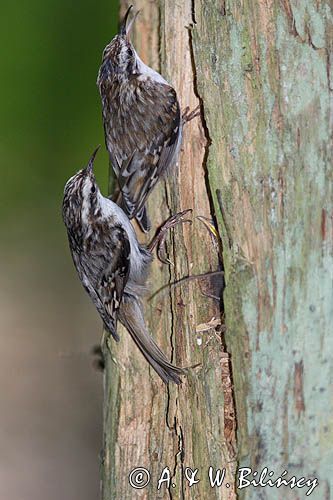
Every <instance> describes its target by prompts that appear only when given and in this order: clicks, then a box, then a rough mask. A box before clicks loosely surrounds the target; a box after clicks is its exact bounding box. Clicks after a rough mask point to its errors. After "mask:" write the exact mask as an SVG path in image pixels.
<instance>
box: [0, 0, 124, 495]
mask: <svg viewBox="0 0 333 500" xmlns="http://www.w3.org/2000/svg"><path fill="white" fill-rule="evenodd" d="M117 19H118V5H117V2H115V1H114V0H112V1H108V2H107V1H104V0H103V1H101V0H100V1H97V2H96V1H92V0H82V1H80V2H71V1H68V0H57V1H49V2H45V1H41V0H30V1H29V2H22V1H21V2H10V1H9V0H5V1H4V0H2V2H1V18H0V43H1V66H2V68H1V69H2V70H1V80H0V114H1V124H0V158H1V181H0V224H1V240H0V241H1V242H0V272H1V281H0V297H1V301H0V307H1V311H0V342H1V354H2V356H1V357H2V361H1V365H0V390H1V412H0V449H1V455H0V498H3V499H11V500H19V499H20V500H21V499H25V500H26V499H34V500H42V499H43V500H45V499H47V500H53V499H54V500H56V499H57V500H59V499H62V500H67V499H68V500H76V499H77V500H85V499H87V500H88V499H89V500H92V499H94V498H98V495H99V470H98V469H99V458H98V454H99V451H100V448H101V438H102V435H101V432H102V430H101V424H102V376H101V374H100V373H98V372H97V371H96V370H95V369H94V368H93V366H92V361H93V358H92V356H91V353H90V351H91V347H92V345H93V344H96V343H99V340H100V335H101V323H100V321H99V317H98V316H97V313H96V312H95V310H94V308H93V306H92V304H91V303H90V301H89V298H88V297H87V296H86V294H85V292H84V290H83V288H82V287H81V285H80V283H79V280H78V278H77V276H76V273H75V270H74V267H73V264H72V261H71V257H70V253H69V250H68V244H67V237H66V233H65V228H64V226H63V223H62V219H61V203H62V194H63V187H64V184H65V182H66V180H67V179H68V178H69V177H70V176H72V175H73V173H74V172H75V171H77V170H79V169H80V168H82V167H83V166H84V165H85V164H86V162H87V161H88V159H89V157H90V154H91V152H92V151H93V149H94V148H95V147H96V145H98V144H104V136H103V127H102V121H101V109H100V108H101V106H100V99H99V95H98V89H97V87H96V78H97V72H98V68H99V64H100V61H101V55H102V51H103V49H104V46H105V45H106V44H107V43H108V42H109V40H110V39H111V38H112V36H113V35H114V33H115V31H116V27H117V23H118V21H117ZM95 172H96V175H97V178H98V181H99V183H100V185H101V188H102V190H103V191H104V192H105V191H106V186H107V175H108V160H107V155H106V153H105V149H104V148H102V149H101V151H100V153H99V155H98V158H97V160H96V168H95Z"/></svg>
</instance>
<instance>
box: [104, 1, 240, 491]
mask: <svg viewBox="0 0 333 500" xmlns="http://www.w3.org/2000/svg"><path fill="white" fill-rule="evenodd" d="M126 7H127V5H123V8H122V12H124V11H125V8H126ZM135 8H136V9H140V8H141V9H142V12H141V14H140V16H139V17H138V19H137V21H136V25H135V32H134V35H133V41H134V44H135V46H136V48H137V51H138V53H139V54H140V57H141V58H142V59H143V60H144V61H145V62H147V63H148V64H150V65H151V66H152V67H154V68H155V69H157V70H159V71H161V73H162V74H163V75H164V77H166V78H167V79H168V80H169V81H170V83H172V84H173V86H174V87H175V88H176V90H177V92H178V95H179V98H180V102H181V106H182V108H185V106H190V108H191V109H194V108H195V107H196V106H197V105H198V103H199V101H198V98H197V97H196V95H195V84H194V73H193V61H192V49H191V42H190V31H189V30H188V29H187V28H186V26H189V25H190V24H191V23H192V21H193V19H192V12H191V3H190V2H182V3H181V5H178V4H176V3H175V2H165V3H164V4H163V5H162V4H161V5H158V3H155V2H150V3H146V2H143V1H142V2H136V4H135ZM165 27H167V29H165ZM207 146H208V144H207V138H206V135H205V130H204V126H203V124H202V119H201V118H200V117H199V118H196V119H195V120H193V121H192V122H190V123H189V124H187V125H186V126H185V130H184V139H183V148H182V152H181V156H180V162H179V167H178V168H175V169H174V170H173V171H172V172H171V175H170V176H169V177H168V178H167V180H166V181H162V182H161V183H160V184H159V186H158V187H157V188H155V190H154V192H153V194H152V195H151V197H150V200H149V213H150V215H151V216H152V218H153V227H155V228H157V227H158V226H159V225H160V224H161V223H162V221H164V220H165V219H167V218H168V217H169V216H170V215H171V214H173V213H175V212H177V211H179V210H184V209H186V208H192V209H193V217H192V218H193V224H192V225H183V226H182V227H178V228H176V229H175V231H174V233H173V234H171V235H170V238H169V241H168V244H167V252H168V257H169V259H170V260H171V262H172V263H173V264H174V265H173V266H170V267H169V266H166V265H163V264H161V263H159V262H158V261H155V262H154V265H153V269H152V275H151V284H152V286H151V289H152V291H153V292H155V291H157V290H159V289H160V288H161V287H162V286H164V285H166V284H168V283H170V282H171V283H172V282H174V281H175V280H178V279H180V278H182V277H184V276H188V275H193V274H199V273H205V272H210V271H216V270H217V269H218V267H219V255H218V245H217V244H216V243H215V242H214V241H213V239H212V237H211V235H210V234H209V232H208V231H207V229H206V227H205V226H204V225H203V224H202V223H201V222H199V221H198V220H196V219H195V217H196V216H197V215H204V216H206V217H208V218H211V217H212V214H211V207H210V200H209V198H210V192H209V186H207V179H206V171H205V155H206V150H207ZM219 281H220V282H221V277H219ZM202 292H206V293H210V294H213V293H214V289H213V288H212V285H211V281H210V280H208V279H204V280H200V281H197V280H195V281H189V282H187V283H184V284H183V285H181V286H178V287H175V288H174V289H172V290H170V289H166V290H163V291H161V292H160V293H158V294H157V295H156V296H155V297H154V298H153V299H152V300H150V301H147V304H146V320H147V323H148V325H149V327H150V330H151V332H152V334H153V335H154V337H155V338H156V340H157V342H158V343H159V345H160V346H161V347H162V348H163V349H164V351H165V352H167V353H169V355H170V358H171V359H172V360H173V361H174V362H175V363H176V364H178V365H180V366H185V367H194V368H190V370H189V375H188V376H187V377H186V378H184V382H183V384H182V385H181V387H179V388H177V387H175V386H170V387H169V388H166V387H165V386H164V385H163V383H161V382H160V380H159V379H158V377H157V376H156V374H155V373H154V372H153V371H152V370H150V369H149V367H148V365H147V364H146V363H145V361H144V360H143V358H142V356H141V355H140V353H139V352H138V351H137V349H136V347H135V346H134V345H133V343H132V341H131V339H130V338H129V336H128V334H127V333H126V332H125V331H122V332H121V342H120V343H119V345H115V344H114V343H113V344H112V345H111V349H112V359H111V358H109V357H108V359H107V366H106V373H105V415H104V454H103V455H104V456H103V461H102V478H103V481H102V482H103V486H102V488H103V499H104V500H110V499H113V498H117V499H118V498H119V499H120V498H122V499H123V498H131V499H132V498H154V499H155V498H177V499H178V498H198V499H199V498H205V497H206V496H207V493H206V492H207V491H208V488H209V495H210V496H209V498H219V499H222V498H223V499H224V498H225V499H227V498H228V499H231V498H234V493H233V482H234V481H233V471H234V467H235V463H234V461H233V455H234V451H233V450H234V416H233V401H232V396H231V381H230V377H229V361H228V355H227V354H226V353H225V352H224V347H223V342H222V336H223V333H222V328H221V312H220V304H219V301H217V300H215V299H214V298H209V297H207V296H206V295H204V294H203V293H202ZM212 320H213V321H212ZM208 323H209V324H208ZM207 324H208V325H207ZM225 398H227V401H228V404H227V405H224V399H225ZM224 412H225V413H226V416H225V413H224ZM210 465H212V466H214V467H216V468H221V467H222V466H223V467H226V479H225V481H228V482H229V484H230V487H229V488H228V489H226V488H225V491H222V489H221V488H219V489H218V488H216V489H215V491H214V490H212V489H211V487H210V485H209V482H208V468H209V466H210ZM139 466H142V467H146V468H147V469H149V471H150V473H151V483H150V485H149V487H146V488H145V489H142V490H135V489H133V488H132V487H131V486H130V485H129V481H128V476H129V473H130V471H131V470H132V469H134V468H135V467H139ZM164 467H168V468H169V470H170V473H171V476H172V481H171V483H172V484H174V486H172V485H171V484H170V487H169V488H166V485H165V484H164V485H163V486H162V487H161V489H160V490H159V491H157V484H158V480H159V478H160V476H161V473H162V470H163V468H164ZM186 467H192V468H193V469H194V468H198V469H199V472H198V474H197V478H200V479H201V481H200V483H199V484H196V485H194V486H192V487H191V488H189V486H188V481H187V480H186V479H185V476H184V471H185V468H186ZM212 491H213V493H212Z"/></svg>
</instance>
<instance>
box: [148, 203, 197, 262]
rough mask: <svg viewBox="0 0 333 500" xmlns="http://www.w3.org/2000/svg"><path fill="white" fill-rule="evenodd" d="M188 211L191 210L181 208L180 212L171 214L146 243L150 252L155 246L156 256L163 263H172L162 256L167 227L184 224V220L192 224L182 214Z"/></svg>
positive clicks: (184, 214)
mask: <svg viewBox="0 0 333 500" xmlns="http://www.w3.org/2000/svg"><path fill="white" fill-rule="evenodd" d="M189 212H192V209H191V208H188V209H187V210H183V211H182V212H178V213H177V214H175V215H172V216H171V217H170V218H169V219H168V220H167V221H166V222H164V224H162V226H161V227H160V228H159V230H158V231H157V234H156V235H155V236H154V238H153V240H152V241H151V243H149V245H148V250H149V251H150V252H153V250H154V249H155V248H156V254H157V257H158V259H159V260H160V261H161V262H163V263H164V264H170V265H172V262H170V261H169V259H165V258H163V257H162V248H163V246H164V243H165V238H166V235H167V232H168V231H169V229H171V228H173V227H175V226H177V225H178V224H184V223H186V222H188V223H190V224H192V221H191V220H190V219H185V218H184V216H186V215H187V214H188V213H189Z"/></svg>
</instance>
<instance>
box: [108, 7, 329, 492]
mask: <svg viewBox="0 0 333 500" xmlns="http://www.w3.org/2000/svg"><path fill="white" fill-rule="evenodd" d="M135 7H136V8H142V13H141V15H140V16H139V18H138V20H137V23H136V27H135V34H134V42H135V45H136V47H137V50H138V52H139V54H140V55H141V57H142V58H143V60H144V61H145V62H147V63H149V64H150V65H152V66H153V67H154V68H156V69H160V71H161V72H162V74H163V75H164V76H165V77H166V78H167V79H168V80H169V81H170V82H171V83H172V84H173V85H174V86H175V88H176V89H177V91H178V93H179V96H180V100H181V103H182V106H183V107H185V106H187V105H188V106H190V107H191V108H194V107H195V106H196V105H197V103H198V98H199V99H200V102H201V110H202V116H201V118H200V119H197V120H195V121H193V122H191V123H190V124H189V125H187V126H186V127H185V132H184V139H183V151H182V154H181V158H180V166H179V168H178V169H175V171H174V172H173V173H172V175H171V176H170V177H169V179H168V180H167V181H166V182H162V183H160V185H159V187H158V188H157V189H155V191H154V193H153V195H152V196H151V199H150V202H149V209H150V213H151V214H152V215H154V217H153V222H154V225H155V226H158V224H160V223H161V222H162V220H164V219H166V218H167V217H168V216H169V215H170V214H171V213H174V212H176V211H178V210H180V209H185V208H193V209H194V214H193V215H194V217H195V216H196V215H205V216H208V217H214V218H216V222H217V224H218V229H219V233H220V236H221V239H222V243H223V265H224V268H225V281H226V288H225V291H224V294H223V302H224V316H225V323H226V334H225V335H224V334H223V332H222V333H221V331H219V332H217V331H216V330H214V329H213V328H212V329H211V330H207V331H205V332H198V330H200V328H199V329H198V325H202V324H207V323H209V322H210V320H212V318H215V319H219V318H220V306H219V304H218V303H217V301H214V299H211V298H207V297H206V296H204V295H203V294H202V293H201V289H200V288H202V289H203V290H206V291H208V290H209V289H210V288H211V287H210V286H209V282H208V281H207V280H206V281H203V282H199V281H190V282H187V283H186V284H184V285H182V286H180V287H176V288H174V289H172V290H169V291H167V292H163V293H162V292H161V293H160V294H158V295H156V296H155V297H154V298H153V300H151V301H149V302H148V303H147V307H146V318H147V323H148V324H149V327H150V329H151V331H152V333H153V335H154V336H155V338H156V339H157V341H158V342H159V344H160V345H161V346H162V347H163V349H164V350H165V351H166V352H169V353H170V356H171V357H172V359H173V361H175V362H176V363H177V364H179V365H183V366H194V365H198V366H196V367H194V368H192V369H191V370H190V374H189V376H188V377H187V378H186V379H185V380H184V383H183V385H182V386H181V387H180V388H176V387H169V388H168V389H167V388H165V387H163V384H162V383H160V381H159V380H158V379H157V377H156V375H155V374H154V373H153V372H151V370H150V369H149V368H148V367H147V365H146V363H145V362H144V360H143V359H142V358H141V356H140V354H139V353H138V352H137V351H136V349H135V346H134V345H133V344H132V343H131V341H130V339H129V336H128V335H127V334H126V332H125V331H122V332H121V337H122V338H121V342H120V343H119V345H115V344H114V343H113V344H112V359H111V358H110V357H108V358H107V367H106V373H105V415H104V454H103V461H102V478H103V500H110V499H114V498H116V499H118V498H119V499H120V498H122V499H123V498H177V499H178V498H198V499H199V498H200V499H203V498H209V499H211V498H223V499H224V498H235V489H234V488H235V480H234V474H235V471H236V461H235V456H234V451H235V439H234V431H235V419H234V413H233V394H232V387H231V374H230V370H229V359H228V355H227V354H226V349H227V350H228V351H229V352H230V353H231V366H232V374H233V384H234V398H235V402H236V415H237V437H238V454H237V459H238V460H239V465H240V466H241V465H243V466H249V467H253V468H254V469H255V470H258V471H260V470H261V469H262V468H263V467H265V466H267V467H268V468H269V470H272V471H274V472H275V476H278V475H280V474H281V473H282V472H283V471H284V470H285V469H286V470H288V472H289V474H288V476H292V475H293V474H295V475H296V477H302V476H305V477H318V479H319V486H318V487H317V489H316V490H315V491H314V493H313V494H312V498H320V499H322V498H329V492H330V484H329V483H330V466H331V464H332V463H333V457H332V451H331V450H332V449H333V446H332V444H333V443H332V430H331V421H332V419H331V415H332V410H333V408H332V397H329V390H330V385H329V384H330V383H331V380H332V379H331V377H332V361H331V359H330V358H329V355H328V353H329V351H330V350H331V352H332V336H331V337H329V335H328V334H329V330H332V326H331V325H332V319H333V301H332V284H333V273H332V270H333V256H332V252H333V250H332V248H333V242H332V240H333V226H332V220H333V207H332V166H331V164H330V163H329V157H330V154H331V146H332V145H331V142H330V141H331V130H332V128H331V121H330V109H331V108H330V106H331V104H332V101H331V95H332V94H331V92H332V69H331V59H330V54H331V53H332V52H331V51H332V14H331V12H330V7H329V3H328V2H324V1H323V2H315V1H312V2H311V1H310V2H305V1H302V0H300V1H298V2H296V1H295V2H293V1H289V0H281V1H278V0H270V1H267V2H263V1H258V2H251V1H244V2H240V1H235V2H230V3H229V2H227V1H217V0H215V1H213V0H196V1H194V2H193V1H192V2H190V1H187V0H186V1H185V0H184V1H182V2H175V1H174V0H165V1H164V2H161V3H160V4H158V3H157V2H149V3H147V2H143V1H140V2H136V5H135ZM124 8H125V6H123V10H124ZM186 27H188V28H190V27H191V29H188V28H186ZM194 217H193V220H194V223H193V225H192V226H183V227H179V228H177V229H176V230H175V232H174V234H173V236H172V237H171V238H170V240H169V242H168V253H169V258H170V260H171V261H172V262H174V266H173V267H170V268H168V267H166V266H163V265H161V264H159V263H158V262H155V263H154V268H153V272H152V279H151V282H152V290H157V289H159V287H161V286H163V285H164V284H166V283H167V282H173V281H174V280H177V279H179V278H181V277H182V276H186V275H188V274H198V273H202V272H206V271H214V270H216V269H217V268H218V265H219V259H218V248H217V246H216V245H215V244H214V242H213V241H212V239H211V236H210V235H209V233H208V231H207V230H206V228H205V227H204V226H203V225H202V224H201V223H200V222H198V221H195V219H194ZM210 291H211V292H212V290H210ZM222 330H223V329H222ZM210 465H211V466H213V467H215V468H222V467H226V474H227V478H226V479H225V481H224V483H223V486H222V487H220V488H211V486H210V485H209V481H208V474H207V472H208V467H209V466H210ZM138 466H143V467H146V468H147V469H149V470H150V473H151V483H150V485H149V486H148V487H146V488H145V489H142V490H134V489H133V488H132V487H131V486H130V485H129V483H128V474H129V472H130V471H131V470H132V469H133V468H135V467H138ZM164 467H169V468H170V471H171V473H172V483H174V484H175V487H172V486H171V487H170V488H169V490H167V491H166V489H165V488H164V487H163V486H162V488H161V490H159V491H157V489H156V488H157V482H158V479H159V477H160V474H161V471H162V470H163V468H164ZM185 467H192V469H194V468H198V469H199V472H198V478H200V479H201V481H200V483H198V484H196V485H194V486H192V487H191V488H189V486H188V481H187V480H186V479H185V478H184V471H185ZM226 482H228V483H229V485H230V487H229V488H227V487H226ZM240 494H241V495H244V496H245V497H246V498H295V499H296V498H298V497H299V496H300V495H301V497H304V495H305V490H304V489H302V490H297V491H296V490H290V489H288V488H280V489H279V490H277V489H272V488H265V489H264V488H261V489H260V491H259V488H253V487H250V488H247V489H245V490H242V491H241V492H240Z"/></svg>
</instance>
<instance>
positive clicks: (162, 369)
mask: <svg viewBox="0 0 333 500" xmlns="http://www.w3.org/2000/svg"><path fill="white" fill-rule="evenodd" d="M119 321H120V322H121V323H122V324H123V325H124V326H125V328H126V329H127V330H128V332H129V333H130V335H131V337H132V339H133V340H134V342H135V343H136V345H137V346H138V348H139V349H140V351H141V352H142V354H143V355H144V357H145V358H146V360H147V361H148V363H149V364H150V365H151V366H152V367H153V368H154V370H155V371H156V373H157V374H158V375H159V376H160V377H161V379H162V380H163V382H165V383H166V384H167V383H168V382H174V383H175V384H181V379H180V377H179V375H181V374H183V373H184V372H183V370H182V369H181V368H178V367H177V366H174V365H172V364H171V363H170V362H169V361H168V359H167V357H166V356H165V354H164V353H163V352H162V351H161V349H160V348H159V347H158V346H157V345H156V343H155V341H154V340H153V338H152V337H151V336H150V334H149V333H148V331H147V328H146V325H145V322H144V319H143V314H142V310H141V306H140V304H139V302H138V301H137V300H135V299H134V298H124V297H123V302H122V304H121V306H120V311H119Z"/></svg>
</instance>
